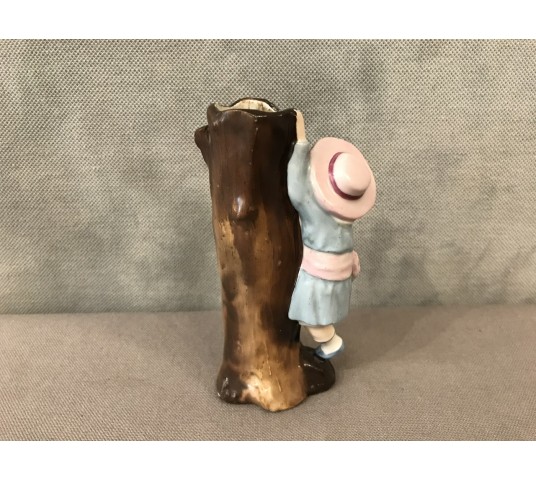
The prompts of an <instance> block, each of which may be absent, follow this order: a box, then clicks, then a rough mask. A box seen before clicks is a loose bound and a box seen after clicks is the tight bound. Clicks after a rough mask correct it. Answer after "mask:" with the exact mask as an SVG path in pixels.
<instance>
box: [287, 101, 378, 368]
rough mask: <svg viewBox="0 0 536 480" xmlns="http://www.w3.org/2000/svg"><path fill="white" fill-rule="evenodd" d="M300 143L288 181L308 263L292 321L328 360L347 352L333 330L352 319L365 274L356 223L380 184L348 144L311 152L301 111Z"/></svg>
mask: <svg viewBox="0 0 536 480" xmlns="http://www.w3.org/2000/svg"><path fill="white" fill-rule="evenodd" d="M296 137H297V142H296V144H295V145H294V151H293V153H292V157H291V159H290V162H289V164H288V179H287V180H288V193H289V197H290V201H291V202H292V205H294V208H295V209H296V210H297V211H298V214H299V216H300V224H301V232H302V240H303V259H302V263H301V267H300V271H299V273H298V278H297V280H296V285H295V287H294V292H293V294H292V300H291V303H290V309H289V318H290V319H292V320H296V321H298V322H299V323H300V324H301V325H303V326H304V327H306V328H307V329H308V331H309V332H310V334H311V336H312V337H313V339H314V340H315V341H316V342H317V343H320V345H319V346H318V347H317V349H316V355H318V356H319V357H321V358H324V359H329V358H332V357H334V356H335V355H337V354H338V353H341V352H342V351H343V349H344V342H343V340H342V338H341V337H339V335H337V333H336V332H335V327H334V325H335V324H336V323H337V322H339V321H341V320H342V319H343V318H344V317H346V315H347V314H348V310H349V307H350V296H351V293H352V281H353V280H354V278H355V277H356V276H357V274H358V273H359V271H360V265H359V257H358V256H357V253H356V252H355V251H354V249H353V240H352V223H353V222H354V221H355V220H357V219H359V218H361V217H362V216H363V215H365V214H366V213H367V212H368V211H369V210H370V209H371V208H372V207H373V205H374V201H375V199H376V182H375V180H374V175H373V174H372V171H371V169H370V167H369V165H368V163H367V161H366V160H365V158H364V157H363V155H362V154H361V152H360V151H359V150H358V149H357V148H356V147H354V146H353V145H352V144H351V143H348V142H346V141H345V140H342V139H339V138H331V137H327V138H322V139H320V140H319V141H318V142H317V143H316V144H315V146H314V147H313V149H312V150H311V148H310V146H309V142H308V141H307V140H306V138H305V127H304V123H303V116H302V114H301V112H299V111H296Z"/></svg>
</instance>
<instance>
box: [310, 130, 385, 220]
mask: <svg viewBox="0 0 536 480" xmlns="http://www.w3.org/2000/svg"><path fill="white" fill-rule="evenodd" d="M311 182H312V184H313V192H314V195H315V198H316V199H317V201H318V203H320V206H321V207H322V208H323V209H324V210H326V211H328V212H330V213H331V214H333V215H335V216H336V217H339V218H341V219H342V220H347V221H354V220H357V219H358V218H361V217H362V216H363V215H365V214H366V213H367V212H368V211H369V210H370V209H371V208H372V207H373V206H374V202H375V200H376V181H375V180H374V175H373V174H372V170H371V169H370V167H369V165H368V163H367V161H366V160H365V158H364V157H363V155H362V154H361V152H360V151H359V150H358V149H357V148H356V147H354V146H353V145H352V144H351V143H348V142H347V141H345V140H342V139H340V138H332V137H326V138H322V139H320V140H319V141H318V142H317V143H316V144H315V146H314V147H313V149H312V150H311Z"/></svg>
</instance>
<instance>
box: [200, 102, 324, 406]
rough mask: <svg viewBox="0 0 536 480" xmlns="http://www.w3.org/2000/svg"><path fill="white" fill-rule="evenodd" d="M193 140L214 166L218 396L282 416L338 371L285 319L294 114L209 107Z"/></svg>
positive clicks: (296, 248)
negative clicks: (220, 326)
mask: <svg viewBox="0 0 536 480" xmlns="http://www.w3.org/2000/svg"><path fill="white" fill-rule="evenodd" d="M207 118H208V125H206V126H204V127H202V128H199V129H198V130H197V131H196V132H195V141H196V144H197V146H198V147H199V148H200V149H201V152H202V154H203V158H204V159H205V161H206V163H207V165H208V167H209V175H210V191H211V197H212V222H213V229H214V238H215V242H216V250H217V256H218V262H219V267H220V276H221V284H222V302H223V317H224V331H225V340H224V351H223V363H222V365H221V368H220V371H219V374H218V376H217V381H216V386H217V391H218V395H219V396H220V397H221V398H222V399H223V400H225V401H228V402H232V403H255V404H257V405H260V406H261V407H263V408H265V409H267V410H271V411H277V410H285V409H288V408H291V407H294V406H296V405H297V404H299V403H300V402H302V401H303V400H304V399H305V398H306V397H307V395H311V394H314V393H318V392H321V391H324V390H327V389H328V388H330V387H331V386H332V385H333V383H334V381H335V372H334V370H333V367H332V365H331V364H330V363H329V362H328V361H324V360H321V359H319V358H318V357H316V356H315V355H314V352H313V350H312V349H311V348H308V347H304V346H302V345H301V343H300V326H299V324H298V323H297V322H295V321H292V320H290V319H289V318H288V309H289V305H290V299H291V296H292V291H293V289H294V283H295V281H296V277H297V274H298V270H299V266H300V262H301V256H302V242H301V234H300V227H299V220H298V214H297V212H296V211H295V210H294V208H293V207H292V204H291V203H290V200H289V198H288V193H287V164H288V161H289V159H290V156H291V153H292V147H293V144H294V142H295V141H296V112H295V111H294V110H290V109H289V110H283V111H278V110H277V108H276V107H274V106H273V105H272V104H270V103H269V102H267V101H265V100H259V99H242V100H239V101H237V102H235V103H234V104H233V105H231V106H230V107H223V106H218V105H216V104H212V105H210V106H209V107H208V111H207Z"/></svg>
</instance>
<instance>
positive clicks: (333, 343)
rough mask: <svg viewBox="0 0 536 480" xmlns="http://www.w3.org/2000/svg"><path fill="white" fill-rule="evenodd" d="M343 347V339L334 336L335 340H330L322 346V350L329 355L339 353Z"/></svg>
mask: <svg viewBox="0 0 536 480" xmlns="http://www.w3.org/2000/svg"><path fill="white" fill-rule="evenodd" d="M341 345H342V338H341V337H339V336H338V335H337V334H335V335H333V338H332V339H331V340H328V341H327V342H324V343H322V344H321V345H320V348H321V349H322V351H323V352H324V353H325V354H326V355H329V354H330V353H333V352H335V351H337V350H338V349H339V348H341Z"/></svg>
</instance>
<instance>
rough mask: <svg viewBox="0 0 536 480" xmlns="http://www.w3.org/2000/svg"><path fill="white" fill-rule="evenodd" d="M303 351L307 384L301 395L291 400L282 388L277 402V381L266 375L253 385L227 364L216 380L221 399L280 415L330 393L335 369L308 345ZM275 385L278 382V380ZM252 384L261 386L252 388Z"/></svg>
mask: <svg viewBox="0 0 536 480" xmlns="http://www.w3.org/2000/svg"><path fill="white" fill-rule="evenodd" d="M299 347H300V356H299V358H300V360H299V366H298V369H299V370H301V374H302V378H303V383H304V385H303V386H304V388H302V389H299V390H297V391H300V394H299V395H290V396H289V395H287V394H285V393H284V392H281V389H280V388H279V392H280V393H281V396H280V398H277V395H276V396H274V395H273V393H272V390H273V388H271V386H270V384H271V383H272V382H273V381H274V379H273V378H268V379H267V381H266V380H265V381H263V378H262V377H263V375H262V374H257V375H255V377H256V381H253V382H252V380H251V376H250V377H249V378H248V379H246V378H244V377H243V375H241V374H240V373H239V372H238V371H237V370H236V369H234V368H232V367H231V366H230V365H229V364H228V363H225V362H224V364H223V365H222V367H221V369H220V371H219V374H218V377H217V379H216V389H217V392H218V396H219V397H220V398H221V399H222V400H224V401H225V402H228V403H242V404H244V403H252V404H255V405H258V406H260V407H262V408H264V409H265V410H269V411H272V412H277V411H281V410H288V409H290V408H293V407H295V406H296V405H299V404H300V403H301V402H303V401H304V400H305V399H306V398H307V397H308V396H309V395H315V394H316V393H321V392H325V391H326V390H329V389H330V388H331V387H332V386H333V384H334V383H335V369H334V368H333V365H332V364H331V362H329V361H327V360H323V359H321V358H319V357H317V356H316V355H315V352H314V349H313V348H311V347H306V346H304V345H300V346H299ZM275 381H276V382H277V379H275ZM252 383H253V384H256V385H257V386H256V387H254V388H252V387H251V384H252ZM259 385H264V388H262V387H261V388H259V387H258V386H259ZM279 387H280V385H279ZM293 390H296V389H293ZM274 397H276V398H274Z"/></svg>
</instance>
